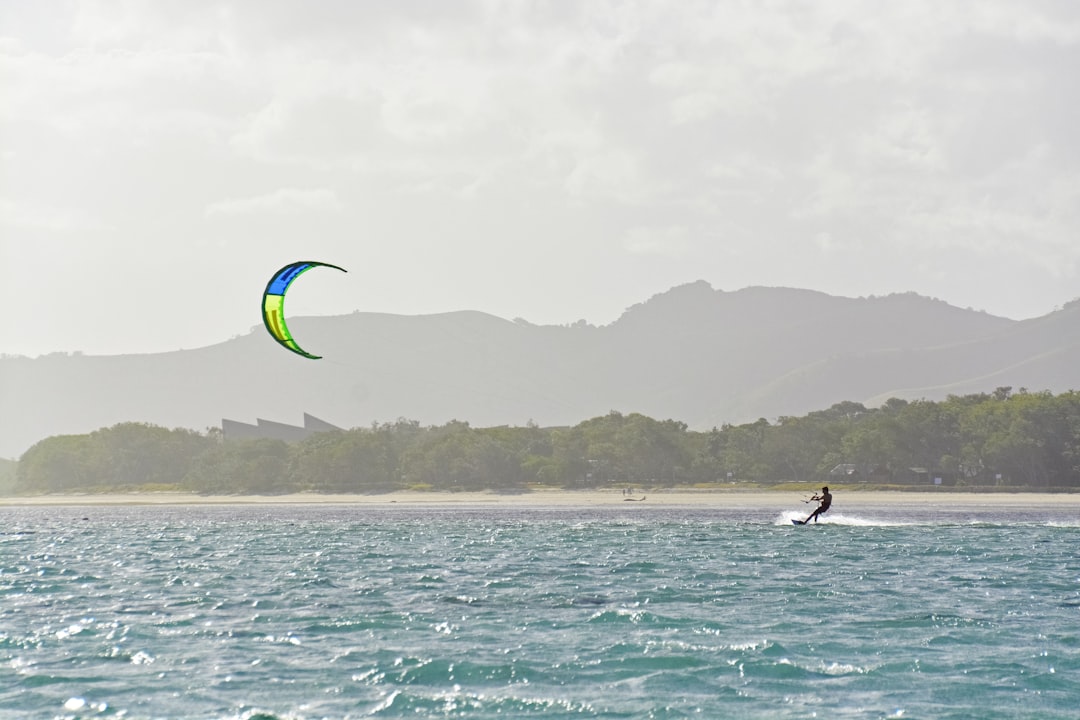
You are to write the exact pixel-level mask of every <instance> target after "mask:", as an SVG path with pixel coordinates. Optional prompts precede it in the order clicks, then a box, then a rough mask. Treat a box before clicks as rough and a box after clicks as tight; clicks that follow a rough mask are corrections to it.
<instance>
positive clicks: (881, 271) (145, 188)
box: [0, 0, 1080, 355]
mask: <svg viewBox="0 0 1080 720" xmlns="http://www.w3.org/2000/svg"><path fill="white" fill-rule="evenodd" d="M1078 68H1080V3H1077V2H1075V0H1057V1H1054V0H1047V1H1038V0H1016V1H1011V0H971V1H963V0H950V1H949V2H941V0H928V1H927V2H919V1H917V0H903V1H899V0H898V1H896V2H879V1H868V2H851V1H839V0H838V1H830V0H814V2H690V1H687V0H679V2H671V1H670V0H660V1H658V2H570V1H564V0H559V1H555V0H553V1H551V2H540V1H534V2H495V1H491V2H451V1H449V0H429V1H427V2H421V1H413V0H393V2H360V1H356V0H349V1H344V0H343V1H341V2H300V1H297V2H283V1H275V0H251V1H249V2H243V1H241V2H221V3H214V2H193V1H191V0H176V1H174V2H169V1H161V0H155V1H153V2H124V1H122V0H108V1H105V0H103V1H102V2H89V1H87V2H53V1H49V0H26V1H25V2H23V1H13V0H0V95H2V99H0V143H2V146H0V152H2V155H0V163H2V165H0V167H2V176H0V272H2V278H0V280H2V282H0V301H2V307H3V312H2V313H0V352H6V353H15V354H28V355H36V354H39V353H46V352H50V351H84V352H86V353H93V354H114V353H127V352H156V351H164V350H174V349H178V348H191V347H199V346H203V345H210V344H213V343H217V342H221V341H223V340H226V339H228V338H230V337H232V336H234V335H237V334H242V333H245V332H248V331H249V329H250V328H251V327H252V326H256V325H259V324H260V322H261V320H260V316H259V301H260V296H261V293H262V290H263V288H264V286H265V284H266V282H267V280H268V279H269V277H270V275H271V274H272V273H273V272H274V271H275V270H276V269H277V268H278V267H280V266H282V265H285V264H286V263H288V262H291V261H293V260H299V259H304V260H320V261H324V262H329V263H334V264H337V265H341V266H343V267H345V268H347V269H348V270H349V273H348V274H341V273H337V272H333V271H327V270H322V271H320V270H313V271H312V272H310V273H308V274H307V275H305V276H304V277H303V279H302V281H300V282H298V283H297V284H296V285H295V286H294V288H293V292H292V293H290V297H289V305H288V309H289V312H290V314H293V315H296V314H340V313H346V312H351V311H353V310H363V311H376V312H392V313H400V314H409V315H412V314H421V313H433V312H443V311H450V310H462V309H473V310H482V311H485V312H489V313H492V314H495V315H498V316H501V317H505V318H507V319H512V318H515V317H523V318H525V319H526V320H529V321H531V322H534V323H540V324H562V323H570V322H574V321H576V320H578V319H582V318H583V319H585V320H587V321H588V322H591V323H594V324H598V325H599V324H606V323H609V322H611V321H613V320H614V319H616V318H617V317H618V316H619V315H620V314H621V313H622V311H623V310H624V309H625V308H626V307H628V306H630V305H632V304H634V303H637V302H641V301H643V300H645V299H647V298H648V297H650V296H651V295H654V294H656V293H658V292H662V291H664V290H667V289H669V288H670V287H672V286H674V285H678V284H682V283H686V282H691V281H694V280H698V279H703V280H706V281H708V282H709V283H710V284H711V285H712V286H713V287H714V288H717V289H722V290H736V289H739V288H743V287H747V286H751V285H771V286H790V287H800V288H811V289H815V290H821V291H824V292H827V293H830V294H834V295H843V296H849V297H857V296H862V295H882V294H887V293H890V292H903V291H915V292H918V293H920V294H923V295H928V296H931V297H937V298H940V299H943V300H946V301H947V302H949V303H951V304H953V305H957V306H959V307H972V308H975V309H978V310H986V311H987V312H990V313H993V314H996V315H1003V316H1006V317H1012V318H1017V319H1020V318H1026V317H1033V316H1038V315H1043V314H1045V313H1048V312H1051V311H1052V310H1054V309H1055V308H1056V307H1059V306H1060V305H1062V304H1063V303H1065V302H1067V301H1069V300H1071V299H1073V298H1076V297H1078V296H1080V232H1078V230H1080V132H1078V130H1077V128H1080V79H1078V78H1080V75H1078Z"/></svg>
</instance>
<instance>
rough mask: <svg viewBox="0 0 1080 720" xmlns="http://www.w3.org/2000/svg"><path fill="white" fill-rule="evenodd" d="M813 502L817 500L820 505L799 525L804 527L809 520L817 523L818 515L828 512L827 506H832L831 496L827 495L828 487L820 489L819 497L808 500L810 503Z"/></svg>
mask: <svg viewBox="0 0 1080 720" xmlns="http://www.w3.org/2000/svg"><path fill="white" fill-rule="evenodd" d="M814 500H817V501H818V502H819V503H820V504H819V505H818V506H817V510H815V511H814V512H812V513H810V517H808V518H806V519H805V520H803V521H802V522H801V523H799V524H800V525H805V524H806V523H808V522H810V521H811V520H813V521H814V522H817V519H818V515H820V514H821V513H823V512H828V511H829V506H830V505H832V495H831V494H829V488H828V487H823V488H821V494H820V495H815V496H814V497H812V498H810V501H814Z"/></svg>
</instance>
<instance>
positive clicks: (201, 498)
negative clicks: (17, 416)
mask: <svg viewBox="0 0 1080 720" xmlns="http://www.w3.org/2000/svg"><path fill="white" fill-rule="evenodd" d="M805 494H806V493H804V492H800V491H793V490H792V491H789V490H757V491H754V490H716V491H702V490H662V491H650V492H644V493H641V494H636V495H633V496H630V497H631V498H633V499H632V500H631V499H629V498H628V497H627V496H625V495H623V494H622V493H621V492H618V491H612V490H534V491H531V492H527V493H521V494H500V493H493V492H410V491H399V492H393V493H385V494H378V495H351V494H340V495H323V494H315V493H292V494H288V495H198V494H195V493H183V492H162V493H102V494H60V495H29V496H13V497H0V508H11V507H50V506H107V505H118V506H123V505H130V506H134V505H155V506H185V505H362V506H382V505H396V506H422V507H507V508H512V507H519V508H532V509H542V508H547V507H551V508H567V507H588V508H591V507H611V508H614V507H625V508H626V509H630V508H634V507H656V506H663V507H670V506H685V507H696V508H798V509H802V507H803V506H804V504H805V503H804V502H803V501H804V496H805ZM835 498H836V499H835V501H834V505H833V507H834V508H836V509H840V508H843V507H848V508H855V507H859V506H868V505H891V506H917V507H926V506H932V505H943V506H944V505H948V506H964V507H980V506H985V507H1024V506H1028V507H1030V506H1051V505H1052V506H1059V507H1072V508H1076V509H1078V510H1080V493H1035V492H1016V493H1010V492H988V493H972V492H948V491H942V492H939V491H933V492H903V491H890V490H853V491H845V490H843V489H839V490H838V491H837V492H836V493H835Z"/></svg>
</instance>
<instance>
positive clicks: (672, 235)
mask: <svg viewBox="0 0 1080 720" xmlns="http://www.w3.org/2000/svg"><path fill="white" fill-rule="evenodd" d="M623 247H624V248H625V249H626V251H627V252H628V253H630V254H631V255H651V256H659V257H672V258H681V257H683V256H685V255H686V254H687V253H688V252H689V251H690V249H691V239H690V233H689V231H688V230H687V229H686V228H685V227H683V226H681V225H672V226H670V227H659V228H655V227H636V228H631V229H630V230H629V231H627V233H626V237H625V238H624V240H623Z"/></svg>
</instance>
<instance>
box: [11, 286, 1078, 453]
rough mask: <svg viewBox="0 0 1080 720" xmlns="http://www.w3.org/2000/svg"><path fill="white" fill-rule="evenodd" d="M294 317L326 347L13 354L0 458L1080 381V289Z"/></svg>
mask: <svg viewBox="0 0 1080 720" xmlns="http://www.w3.org/2000/svg"><path fill="white" fill-rule="evenodd" d="M256 320H257V319H256ZM290 327H291V329H292V330H293V332H294V334H295V335H296V336H297V338H302V340H303V344H304V345H305V347H309V348H312V349H313V350H315V351H317V352H318V354H320V355H323V357H324V359H323V360H318V361H311V360H307V359H305V358H301V357H297V356H296V355H293V354H292V353H289V352H286V351H284V350H282V348H280V347H279V346H278V345H277V344H276V343H275V342H274V341H273V340H272V339H271V338H270V336H269V335H268V334H267V333H266V331H265V329H264V328H263V327H262V326H261V325H260V326H256V327H254V329H253V330H252V331H251V332H249V333H247V334H244V335H242V336H239V337H236V338H234V339H232V340H230V341H228V342H224V343H220V344H217V345H212V346H209V347H204V348H199V349H194V350H183V351H176V352H168V353H158V354H152V355H121V356H82V355H78V354H75V353H71V354H57V355H48V356H44V357H40V358H22V357H3V356H0V398H2V400H3V407H2V411H0V457H9V458H15V457H18V456H19V455H21V454H22V453H23V452H24V451H25V450H26V449H27V448H29V447H30V446H31V445H33V444H34V443H35V442H37V441H38V440H41V439H42V438H45V437H49V436H52V435H61V434H79V433H88V432H90V431H92V430H94V429H96V428H100V427H108V426H112V425H115V424H117V423H121V422H128V421H137V422H144V423H150V424H154V425H161V426H164V427H186V428H193V429H197V430H203V429H205V428H208V427H213V426H218V427H220V426H221V421H222V418H228V419H231V420H237V421H241V422H253V421H255V420H256V419H258V418H263V419H266V420H272V421H278V422H292V421H294V420H295V419H296V418H299V417H301V416H302V414H303V413H305V412H307V413H310V414H312V415H315V416H317V417H319V418H323V419H325V420H326V421H328V422H330V423H333V424H334V425H337V426H339V427H357V426H368V425H371V424H372V423H377V424H384V423H387V422H391V423H392V422H394V421H395V420H396V419H397V418H399V417H406V418H410V419H414V420H416V421H418V422H419V423H421V424H423V425H425V426H429V425H442V424H445V423H448V422H449V421H451V420H454V419H457V420H461V421H464V422H468V423H470V424H471V425H472V426H485V427H486V426H496V425H511V426H513V425H525V424H527V423H529V422H530V421H532V422H534V423H536V424H538V425H541V426H544V427H552V426H562V425H572V424H574V423H577V422H580V421H581V419H582V418H589V417H595V416H597V415H601V414H604V413H606V412H607V411H608V410H610V409H611V408H619V409H620V410H622V411H623V412H627V413H630V412H634V413H641V414H642V415H647V416H649V417H655V418H679V420H681V421H682V422H685V423H686V424H687V426H688V427H689V428H691V429H693V430H697V431H705V430H708V429H709V428H711V427H713V426H714V425H716V426H719V425H723V424H725V423H736V424H738V423H744V422H750V421H753V420H756V419H757V418H759V417H765V418H769V419H770V420H775V419H776V418H778V417H781V416H794V415H803V414H806V413H809V412H812V411H814V410H817V409H819V408H823V407H829V406H831V405H834V404H836V403H838V402H843V401H845V400H850V401H854V402H860V403H863V404H865V405H868V406H877V405H879V404H880V403H881V402H882V401H883V400H885V399H887V398H889V397H897V398H903V399H907V400H918V399H923V398H925V399H928V400H944V399H945V398H946V397H947V396H948V395H950V394H951V395H963V394H969V393H978V392H984V391H986V390H988V389H990V388H994V387H998V386H1012V387H1017V388H1019V387H1028V388H1033V389H1040V390H1049V391H1051V392H1066V391H1069V390H1075V389H1080V370H1078V368H1080V303H1073V304H1070V305H1069V306H1067V307H1065V308H1062V309H1061V310H1058V311H1055V312H1053V313H1050V314H1049V315H1046V316H1045V317H1042V318H1037V319H1034V320H1025V321H1014V320H1009V319H1007V318H1000V317H994V316H992V315H987V314H985V313H980V312H976V311H973V310H964V309H960V308H956V307H952V306H950V305H948V304H946V303H944V302H941V301H938V300H933V299H930V298H926V297H920V296H918V295H913V294H900V295H889V296H886V297H870V298H840V297H833V296H829V295H825V294H823V293H819V292H812V291H808V290H793V289H788V288H745V289H743V290H737V291H733V292H724V291H720V290H714V289H713V288H711V287H710V286H709V285H708V284H707V283H704V282H697V283H691V284H688V285H683V286H680V287H676V288H673V289H671V290H669V291H667V292H665V293H661V294H659V295H656V296H654V297H652V298H650V299H648V300H647V301H645V302H643V303H640V304H637V305H634V306H632V307H630V308H628V309H627V310H626V311H625V312H624V313H623V315H622V316H621V317H620V318H619V319H618V320H617V321H615V322H613V323H611V324H609V325H604V326H593V325H589V324H588V323H585V322H583V321H582V322H579V323H574V324H572V325H565V326H542V325H534V324H531V323H528V322H526V321H524V320H513V321H512V320H507V319H502V318H498V317H494V316H492V315H487V314H485V313H481V312H472V311H463V312H452V313H444V314H439V315H426V316H400V315H387V314H379V313H361V312H358V313H355V314H351V315H342V316H337V317H320V318H308V317H297V318H295V320H290Z"/></svg>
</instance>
